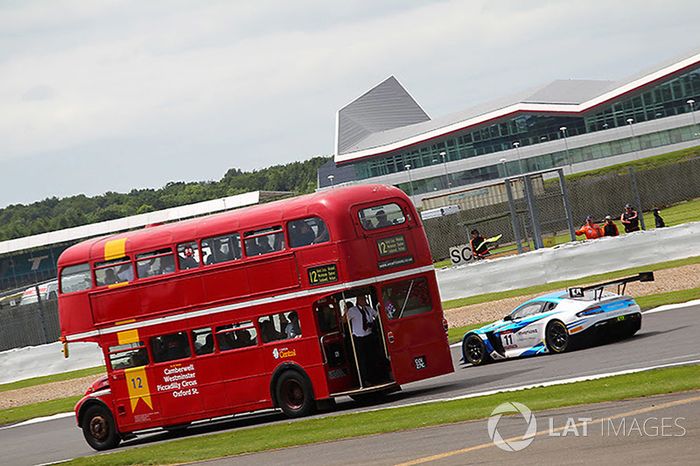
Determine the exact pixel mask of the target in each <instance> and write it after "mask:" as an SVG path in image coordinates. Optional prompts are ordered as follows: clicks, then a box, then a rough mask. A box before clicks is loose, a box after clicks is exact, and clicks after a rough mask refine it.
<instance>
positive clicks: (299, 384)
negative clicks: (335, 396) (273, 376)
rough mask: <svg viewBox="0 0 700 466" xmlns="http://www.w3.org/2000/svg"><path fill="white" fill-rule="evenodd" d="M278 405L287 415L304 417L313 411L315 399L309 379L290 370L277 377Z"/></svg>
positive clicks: (276, 392)
mask: <svg viewBox="0 0 700 466" xmlns="http://www.w3.org/2000/svg"><path fill="white" fill-rule="evenodd" d="M275 395H276V399H277V405H278V406H279V408H280V409H281V410H282V412H283V413H284V414H285V416H287V417H302V416H307V415H309V414H311V413H312V412H313V409H314V406H315V401H314V395H313V391H312V390H311V384H310V383H309V381H308V379H307V378H306V377H304V376H303V375H301V374H299V373H298V372H297V371H292V370H288V371H286V372H284V373H283V374H282V375H280V377H279V379H277V385H276V389H275Z"/></svg>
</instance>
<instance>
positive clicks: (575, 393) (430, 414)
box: [67, 366, 700, 465]
mask: <svg viewBox="0 0 700 466" xmlns="http://www.w3.org/2000/svg"><path fill="white" fill-rule="evenodd" d="M699 388H700V366H686V367H674V368H668V369H658V370H653V371H648V372H642V373H637V374H629V375H621V376H615V377H608V378H605V379H600V380H593V381H587V382H577V383H572V384H566V385H559V386H554V387H544V388H533V389H529V390H523V391H520V392H515V393H501V394H496V395H489V396H483V397H478V398H471V399H465V400H456V401H446V402H441V403H431V404H426V405H418V406H407V407H403V408H387V409H383V410H379V411H372V412H365V413H355V414H345V415H337V416H329V417H326V418H321V419H307V420H302V421H298V422H293V423H278V424H273V425H268V426H261V427H255V428H251V429H241V430H233V431H230V432H223V433H219V434H212V435H206V436H201V437H191V438H185V439H181V440H175V441H172V442H163V443H159V444H155V445H150V446H145V447H139V448H133V449H129V450H124V451H121V452H116V453H110V454H105V455H97V456H90V457H84V458H77V459H75V460H73V461H70V462H69V463H67V464H76V465H85V464H87V465H132V464H176V463H177V464H180V463H185V462H191V461H203V460H208V459H212V458H221V457H225V456H231V455H238V454H242V453H251V452H260V451H266V450H272V449H278V448H285V447H290V446H296V445H306V444H310V443H317V442H325V441H331V440H337V439H342V438H350V437H358V436H363V435H370V434H380V433H385V432H395V431H401V430H406V429H414V428H418V427H426V426H435V425H442V424H451V423H455V422H462V421H468V420H474V419H483V418H486V417H488V416H489V415H490V414H491V411H492V410H493V408H494V407H496V406H497V405H498V404H500V403H503V402H506V401H518V402H520V403H524V404H525V405H526V406H528V407H529V408H530V409H531V410H533V411H541V410H544V409H554V408H560V407H563V406H575V405H581V404H590V403H599V402H605V401H613V400H621V399H627V398H636V397H642V396H650V395H659V394H664V393H673V392H680V391H687V390H695V389H699Z"/></svg>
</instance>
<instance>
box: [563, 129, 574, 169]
mask: <svg viewBox="0 0 700 466" xmlns="http://www.w3.org/2000/svg"><path fill="white" fill-rule="evenodd" d="M559 131H561V133H562V134H563V135H564V148H565V149H566V161H567V162H568V163H569V170H571V171H572V172H573V171H574V164H573V162H572V161H571V156H570V155H569V143H568V142H567V140H566V126H562V127H561V128H559Z"/></svg>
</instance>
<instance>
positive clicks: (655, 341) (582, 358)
mask: <svg viewBox="0 0 700 466" xmlns="http://www.w3.org/2000/svg"><path fill="white" fill-rule="evenodd" d="M698 334H700V306H690V307H684V308H681V309H674V310H670V311H667V312H659V313H654V314H648V315H645V316H644V318H643V324H642V329H641V330H640V332H639V333H637V335H636V336H635V337H633V338H632V339H629V340H624V341H619V342H614V343H611V344H608V345H603V346H597V347H593V348H587V349H583V350H579V351H573V352H571V353H565V354H561V355H548V356H540V357H533V358H528V359H520V360H509V361H504V362H499V363H494V364H488V365H485V366H483V367H469V366H464V365H462V364H461V363H460V362H459V359H460V357H461V356H460V354H459V348H453V351H452V355H453V360H454V361H455V368H456V370H455V372H454V373H453V374H449V375H446V376H443V377H438V378H435V379H432V380H428V381H423V382H416V383H414V384H410V385H408V386H406V387H404V389H403V391H402V392H399V393H396V394H394V395H392V396H391V397H390V398H389V401H388V402H387V403H384V404H382V405H381V406H382V407H387V406H400V405H402V404H408V403H415V402H420V401H426V400H431V399H441V398H450V397H455V396H460V395H466V394H469V393H479V392H483V391H487V390H494V389H504V388H508V387H517V386H521V385H528V384H534V383H543V382H548V381H555V380H560V379H567V378H571V377H579V376H590V375H595V374H604V373H608V372H617V371H624V370H629V369H635V368H645V367H650V366H657V365H663V364H673V363H683V362H691V361H697V360H700V347H699V346H698V345H697V344H695V342H696V341H697V335H698ZM363 409H367V407H366V406H359V405H357V404H355V403H354V402H352V401H351V400H350V399H343V400H339V402H338V407H337V409H336V410H335V411H334V412H336V413H339V412H352V411H355V410H363ZM326 415H327V414H326ZM282 419H283V418H282V416H281V415H279V414H276V413H272V414H266V415H256V416H244V417H239V418H236V419H227V420H224V421H218V422H216V423H213V424H207V425H199V426H195V427H192V428H190V429H188V431H187V432H186V434H184V435H188V436H192V435H204V434H207V433H212V432H221V431H225V430H229V429H234V428H241V427H245V426H251V425H262V424H266V423H271V422H277V421H280V420H282ZM181 436H182V434H181ZM173 438H176V437H174V436H173V435H172V434H166V433H157V434H151V435H148V436H142V437H139V438H138V439H136V440H132V441H130V442H126V443H124V444H122V447H120V448H128V447H129V446H136V445H144V444H152V443H154V442H159V441H166V440H171V439H173ZM0 452H2V463H3V464H8V465H32V464H43V463H48V462H55V461H59V460H64V459H69V458H75V457H78V456H85V455H91V454H95V452H94V451H93V450H92V449H90V447H88V445H87V444H86V443H85V441H84V440H83V438H82V433H81V432H80V430H79V429H78V428H77V427H76V426H75V423H74V420H73V418H72V417H67V418H62V419H55V420H52V421H46V422H41V423H37V424H30V425H25V426H18V427H13V428H9V429H2V430H0ZM346 459H347V458H346Z"/></svg>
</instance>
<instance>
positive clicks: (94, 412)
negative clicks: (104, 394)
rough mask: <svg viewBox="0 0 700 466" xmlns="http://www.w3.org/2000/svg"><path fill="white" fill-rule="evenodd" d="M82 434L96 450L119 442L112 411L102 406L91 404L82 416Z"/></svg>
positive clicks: (112, 446)
mask: <svg viewBox="0 0 700 466" xmlns="http://www.w3.org/2000/svg"><path fill="white" fill-rule="evenodd" d="M82 428H83V436H84V437H85V441H87V443H88V445H90V446H91V447H92V448H94V449H95V450H98V451H102V450H109V449H111V448H115V447H116V446H117V445H119V442H121V437H120V435H119V432H117V426H116V425H115V424H114V418H113V417H112V413H110V412H109V410H108V409H107V408H106V407H104V406H99V405H96V406H92V407H90V408H88V410H87V411H86V412H85V416H83V425H82Z"/></svg>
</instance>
